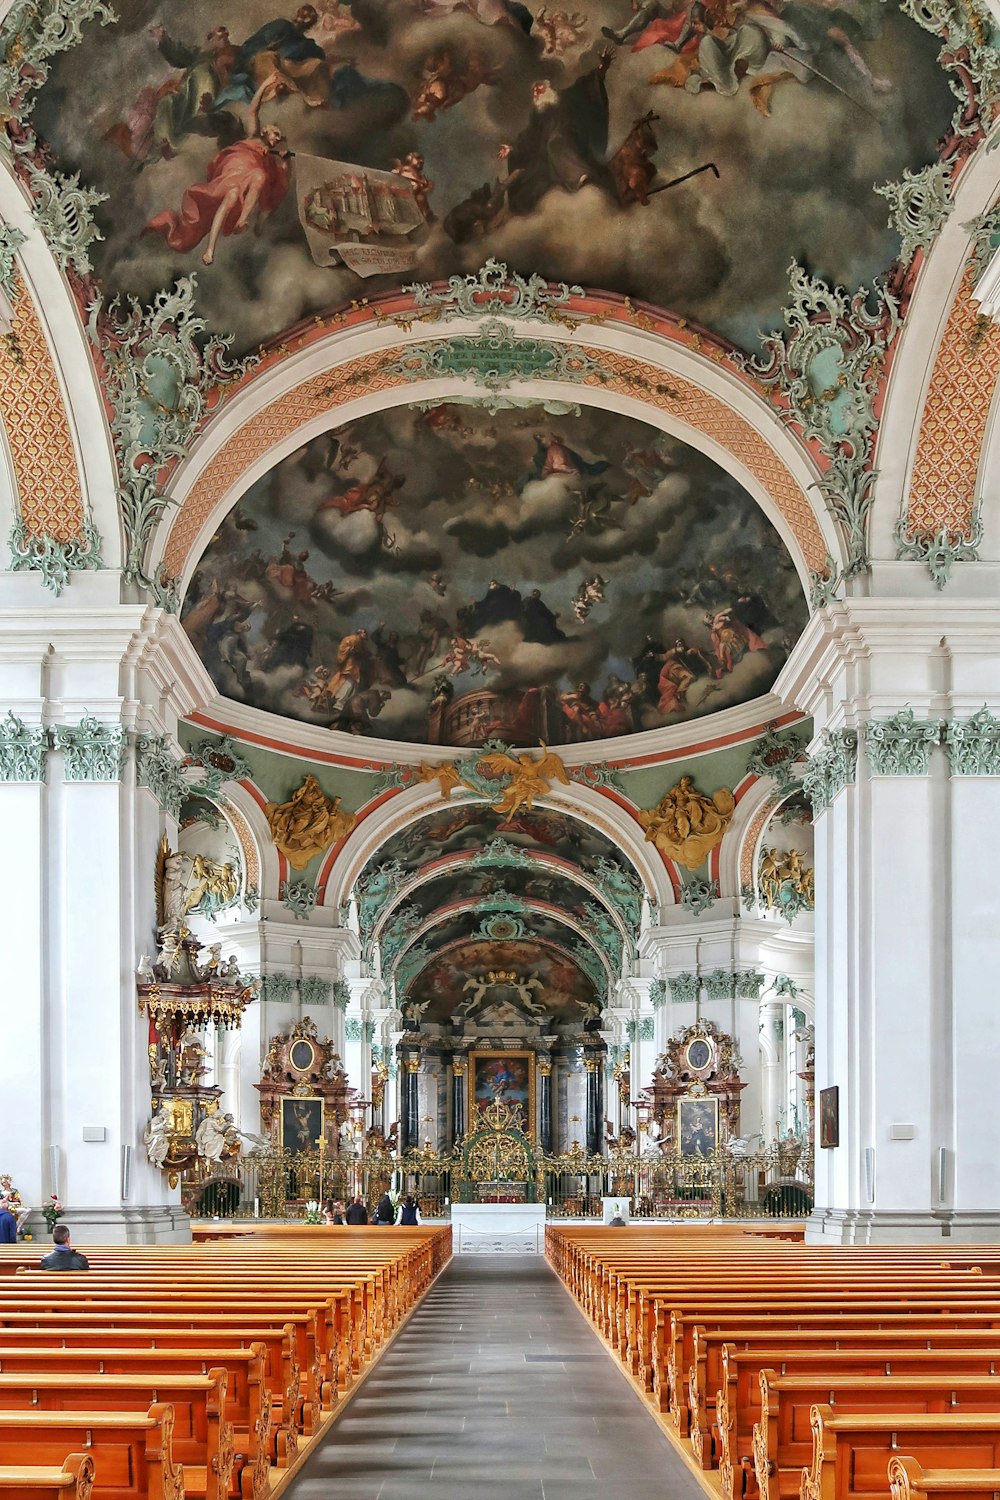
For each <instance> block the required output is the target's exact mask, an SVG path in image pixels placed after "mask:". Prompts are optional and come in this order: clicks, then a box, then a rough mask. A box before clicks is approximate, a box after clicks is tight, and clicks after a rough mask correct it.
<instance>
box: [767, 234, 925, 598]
mask: <svg viewBox="0 0 1000 1500" xmlns="http://www.w3.org/2000/svg"><path fill="white" fill-rule="evenodd" d="M789 280H790V291H791V302H790V303H789V304H788V305H787V306H786V308H785V324H786V326H785V329H784V330H783V331H781V332H779V333H773V334H769V335H768V336H767V337H766V338H764V339H763V340H762V342H763V345H764V355H763V356H762V357H761V356H756V357H742V356H741V357H740V363H741V364H742V365H743V367H744V368H745V369H746V370H747V371H748V372H749V373H750V374H751V375H753V377H754V378H755V379H756V380H758V381H759V382H760V383H761V384H762V385H764V386H766V387H767V388H769V389H771V390H774V391H776V392H780V393H781V395H782V396H784V398H785V400H786V402H787V408H786V409H785V410H784V412H783V415H784V416H785V417H786V420H788V421H789V422H791V423H794V424H795V425H796V426H797V427H799V428H800V429H801V432H802V435H803V437H804V438H805V439H806V441H807V442H815V443H817V444H818V446H819V448H820V450H821V452H822V454H823V456H824V458H825V460H826V463H827V467H826V469H825V471H824V473H823V475H822V476H821V478H820V479H819V480H817V482H816V486H815V487H816V488H817V489H818V490H819V491H820V492H821V494H822V495H823V497H824V498H825V500H826V501H827V503H828V505H829V507H830V510H831V512H832V514H833V515H834V517H835V518H836V520H837V521H838V523H839V525H840V528H841V530H842V532H843V534H844V541H845V544H846V548H847V561H846V563H845V566H844V572H843V576H844V577H845V578H853V577H854V576H855V575H857V574H859V573H864V572H866V571H867V569H868V566H869V552H868V512H869V509H870V507H871V486H872V482H873V480H874V477H875V476H874V473H873V472H872V471H871V469H870V468H869V462H870V459H871V454H872V447H873V443H874V436H875V432H876V429H877V427H878V418H877V416H876V413H875V401H876V397H877V396H878V393H879V389H880V386H881V380H882V373H883V369H884V366H885V360H886V355H887V353H888V349H889V346H890V344H891V343H892V341H893V339H894V338H895V336H896V333H897V331H898V328H899V305H898V303H897V301H896V299H895V297H893V296H892V294H891V293H890V292H889V291H888V290H887V289H886V288H885V287H884V286H881V285H878V284H876V286H875V288H874V290H872V291H869V289H868V288H867V287H861V288H860V289H859V290H858V291H857V292H854V293H853V294H852V293H849V292H846V291H845V290H844V289H843V288H842V287H831V286H829V285H827V283H826V282H824V281H821V280H820V279H819V278H818V277H813V276H810V275H809V274H808V273H807V272H806V271H805V270H804V269H803V268H802V266H800V265H798V264H797V263H796V262H794V261H793V262H792V264H791V266H790V267H789ZM821 581H822V580H817V583H818V582H821ZM830 586H831V588H832V585H830Z"/></svg>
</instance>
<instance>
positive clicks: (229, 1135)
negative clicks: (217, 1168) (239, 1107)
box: [194, 1114, 240, 1161]
mask: <svg viewBox="0 0 1000 1500" xmlns="http://www.w3.org/2000/svg"><path fill="white" fill-rule="evenodd" d="M194 1140H195V1145H196V1146H197V1147H198V1155H199V1156H203V1157H204V1158H205V1160H206V1161H221V1160H222V1159H223V1157H224V1156H232V1155H234V1151H233V1147H234V1146H236V1147H237V1149H238V1148H239V1140H240V1133H239V1131H238V1130H237V1129H236V1126H235V1124H234V1123H233V1117H232V1115H229V1114H226V1115H219V1114H211V1115H206V1116H205V1118H204V1119H203V1120H202V1122H201V1124H200V1125H199V1126H198V1129H197V1131H196V1132H195V1138H194Z"/></svg>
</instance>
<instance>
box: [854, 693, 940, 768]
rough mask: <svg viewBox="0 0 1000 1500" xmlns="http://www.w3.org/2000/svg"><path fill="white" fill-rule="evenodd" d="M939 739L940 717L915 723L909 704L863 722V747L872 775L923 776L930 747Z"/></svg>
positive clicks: (927, 766)
mask: <svg viewBox="0 0 1000 1500" xmlns="http://www.w3.org/2000/svg"><path fill="white" fill-rule="evenodd" d="M940 741H941V724H940V721H938V720H934V721H932V722H930V723H919V722H918V721H917V720H916V718H915V717H914V713H913V709H912V708H904V709H901V710H900V712H899V713H898V714H893V715H892V716H891V717H890V718H888V719H872V720H870V722H869V723H867V724H866V725H865V750H866V751H867V753H868V764H869V766H870V767H871V771H872V774H873V775H875V776H926V775H927V771H928V769H929V765H930V754H931V747H932V746H934V745H937V744H940Z"/></svg>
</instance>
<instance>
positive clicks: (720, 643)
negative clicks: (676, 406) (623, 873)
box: [183, 404, 807, 745]
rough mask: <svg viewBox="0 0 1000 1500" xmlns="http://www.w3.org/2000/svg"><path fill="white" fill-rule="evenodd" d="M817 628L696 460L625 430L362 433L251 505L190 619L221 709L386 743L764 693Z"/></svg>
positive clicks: (316, 451) (744, 505) (568, 739)
mask: <svg viewBox="0 0 1000 1500" xmlns="http://www.w3.org/2000/svg"><path fill="white" fill-rule="evenodd" d="M806 618H807V611H806V604H805V600H804V597H803V594H802V591H801V587H800V584H799V580H798V577H797V575H796V573H795V570H794V568H793V565H792V562H791V559H790V557H789V555H788V553H787V552H786V550H785V548H784V546H783V545H782V543H781V541H780V539H779V537H778V535H777V533H776V532H775V531H774V529H773V528H772V526H771V525H770V523H769V522H768V521H767V520H766V518H765V517H764V515H763V514H762V512H761V511H760V510H759V508H758V507H757V506H756V504H755V503H754V501H753V500H752V499H751V497H750V496H749V495H748V494H747V493H746V491H744V490H743V489H742V488H741V486H740V485H739V484H738V483H737V482H736V481H735V480H734V479H732V478H731V477H730V476H729V475H728V474H726V473H725V472H724V471H723V470H722V469H720V468H719V467H718V466H717V465H716V464H714V463H713V462H712V461H711V460H709V459H707V458H706V457H705V456H704V455H703V454H700V453H698V452H697V451H695V450H694V449H692V448H690V447H688V446H687V445H685V444H683V443H681V442H679V441H677V440H674V439H672V438H670V437H668V436H667V435H665V434H664V433H662V432H660V431H658V430H656V429H654V428H652V427H649V426H647V425H645V424H643V423H640V422H636V421H634V420H632V419H631V418H627V417H624V416H622V415H620V414H618V413H615V412H607V411H598V410H589V409H588V410H586V411H583V412H577V411H569V412H561V413H560V414H558V415H552V413H551V412H550V411H546V410H545V409H543V408H541V407H538V408H529V409H518V408H515V409H513V410H501V411H498V412H496V413H495V414H490V413H489V412H488V411H486V410H485V409H484V408H482V407H476V406H466V405H458V404H455V405H442V406H437V407H434V408H432V409H430V410H419V409H414V408H396V409H393V410H389V411H382V412H378V413H375V414H373V415H371V416H367V417H363V418H361V419H359V420H358V421H356V422H353V423H351V424H349V425H348V426H344V427H341V428H339V429H338V430H337V431H335V432H334V433H332V434H330V435H327V436H324V437H322V438H318V439H316V440H315V441H313V442H312V443H310V444H309V445H308V446H307V447H305V448H302V449H300V450H299V451H298V452H297V453H295V454H293V455H291V456H290V457H289V458H287V459H286V460H284V461H283V462H282V463H281V464H279V465H278V466H277V467H276V468H275V469H273V470H272V471H271V473H270V474H268V475H267V476H265V478H263V479H262V480H260V481H259V482H258V483H257V484H256V485H254V486H253V488H252V489H251V490H249V491H248V492H247V494H246V495H245V496H244V497H243V499H242V500H241V501H240V502H239V504H238V505H237V506H236V507H235V509H234V510H233V511H232V512H231V513H230V515H229V516H228V517H227V519H226V520H225V521H224V523H223V524H222V526H221V527H220V529H219V531H218V533H217V534H216V536H215V537H214V538H213V539H212V541H211V543H210V545H209V547H208V549H207V551H206V553H205V555H204V557H203V558H202V560H201V562H200V564H199V566H198V569H197V571H196V573H195V575H194V577H193V579H192V582H191V585H190V588H189V590H188V594H187V598H186V600H185V604H184V612H183V623H184V626H185V628H186V630H187V632H188V635H189V636H190V638H191V640H192V642H193V643H194V644H195V646H196V648H197V649H198V650H199V652H200V653H201V655H202V658H203V660H204V662H205V664H206V666H207V668H208V670H209V672H210V673H211V675H212V677H213V678H214V680H215V682H216V685H217V686H218V688H219V690H220V692H222V693H224V694H225V695H227V696H229V697H232V698H236V699H238V700H242V701H244V702H246V703H250V704H252V705H253V706H255V707H257V708H262V709H268V710H270V711H272V712H274V713H279V714H286V715H290V716H291V717H293V718H296V719H301V720H303V721H304V722H306V723H312V724H318V725H323V726H325V727H329V728H332V729H342V730H349V731H351V732H354V733H374V734H377V735H379V736H380V737H382V738H386V739H398V740H407V741H411V742H414V741H415V742H418V743H419V742H430V743H434V744H446V745H479V744H482V743H483V742H484V741H485V740H488V739H491V738H498V737H499V738H503V739H505V740H506V741H508V742H509V743H516V744H531V743H535V742H537V741H538V740H539V739H544V740H545V741H546V742H548V743H552V744H571V743H574V742H580V741H593V740H601V739H605V738H608V737H613V736H618V735H626V734H631V733H634V732H636V731H638V730H643V729H650V728H654V727H656V726H659V725H665V724H675V723H679V722H682V721H684V720H686V719H689V718H692V717H696V716H698V715H702V714H705V713H710V712H713V711H715V710H716V709H720V708H725V707H728V706H729V705H731V704H734V703H740V702H743V701H745V700H746V699H749V698H753V697H756V696H757V695H758V694H760V693H762V692H764V691H766V689H767V688H769V687H770V685H771V683H772V682H773V680H774V677H775V675H776V673H777V672H778V670H779V668H780V667H781V664H782V662H783V661H784V660H785V657H786V655H787V653H788V650H789V648H790V646H791V644H792V643H793V642H794V641H795V639H796V637H797V636H798V634H799V632H800V631H801V629H802V627H803V625H804V624H805V621H806Z"/></svg>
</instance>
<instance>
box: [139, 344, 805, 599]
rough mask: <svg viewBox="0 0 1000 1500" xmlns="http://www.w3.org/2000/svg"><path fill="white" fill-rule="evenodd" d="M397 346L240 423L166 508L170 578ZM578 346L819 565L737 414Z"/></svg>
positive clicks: (629, 361) (784, 475) (616, 387)
mask: <svg viewBox="0 0 1000 1500" xmlns="http://www.w3.org/2000/svg"><path fill="white" fill-rule="evenodd" d="M403 352H404V351H403V350H401V349H398V348H397V349H385V350H380V351H378V352H377V353H373V354H370V355H367V356H365V357H364V358H361V359H357V360H354V361H352V362H351V363H349V364H346V365H342V366H341V367H340V368H339V369H337V370H334V371H332V372H330V373H324V374H322V375H316V376H313V377H312V378H311V379H309V380H307V381H304V382H303V383H302V384H301V385H299V386H296V388H295V389H294V390H292V391H288V392H286V393H285V395H283V396H280V397H279V398H278V399H277V400H276V401H275V402H273V404H272V405H271V406H269V407H268V408H267V410H266V411H264V412H261V413H259V414H256V415H255V416H253V417H252V418H250V419H249V420H248V421H247V422H246V423H244V425H243V426H242V427H241V428H240V429H239V430H238V431H237V432H235V433H234V434H233V436H232V437H231V438H229V439H228V440H227V442H226V443H224V444H223V446H222V447H221V448H220V449H219V452H218V453H217V454H216V455H215V456H214V458H212V459H211V460H210V462H209V463H208V464H207V465H206V467H205V470H204V472H203V473H202V474H201V475H200V476H199V477H198V479H197V481H196V483H195V484H194V486H193V487H192V489H191V492H190V494H189V495H188V496H187V499H186V500H185V501H184V503H183V505H182V507H181V509H180V511H179V512H175V513H174V515H173V525H172V528H171V531H170V535H169V537H168V539H167V546H166V552H165V557H164V561H165V564H166V568H167V572H168V573H169V574H171V575H172V576H177V575H179V574H180V573H182V572H183V570H184V566H185V562H186V560H187V558H188V554H189V552H190V550H191V547H192V546H193V545H194V541H195V538H196V537H197V535H198V533H199V531H200V530H201V528H202V527H203V526H204V524H205V522H206V521H207V520H208V517H209V516H210V515H211V513H212V511H213V510H214V509H215V506H216V505H217V504H218V502H219V501H220V500H221V498H222V497H223V495H225V494H226V493H227V491H228V490H230V489H231V488H232V487H233V486H235V485H236V484H237V483H238V482H239V480H240V478H241V476H242V475H243V474H245V473H246V471H247V470H248V469H249V468H250V467H251V465H252V464H254V463H256V462H257V461H258V460H259V459H261V458H263V457H265V456H266V454H267V453H268V452H269V451H270V450H271V449H272V448H274V447H275V446H276V445H277V444H278V443H280V442H282V441H283V440H285V439H286V438H288V437H289V436H290V435H291V434H292V433H294V432H296V431H297V430H298V429H299V428H300V427H303V426H305V425H306V423H308V422H310V421H312V420H314V419H315V417H316V416H317V415H318V414H319V413H320V412H322V411H329V412H330V413H331V414H332V413H333V412H334V411H335V410H336V408H337V407H338V406H341V405H343V404H344V403H346V402H347V401H353V400H356V399H357V398H358V397H361V396H367V395H371V394H372V393H377V392H379V391H389V390H392V389H394V388H397V387H399V386H400V385H406V384H407V383H408V382H407V381H406V380H405V378H404V377H403V376H401V375H400V374H399V373H398V372H397V371H394V370H392V369H391V366H392V364H393V362H394V361H395V360H397V359H398V358H399V356H400V354H401V353H403ZM585 352H586V353H587V355H589V356H590V358H591V359H592V360H594V362H595V363H597V364H599V365H600V366H601V367H602V369H603V370H604V371H605V372H607V374H606V376H605V378H604V379H603V380H600V381H599V380H598V378H597V376H596V375H595V376H593V377H588V378H587V379H586V380H584V381H583V384H584V385H587V386H590V387H591V388H593V387H599V388H600V389H601V390H608V391H615V392H617V393H620V394H622V395H627V396H638V397H639V398H640V399H642V400H645V401H647V402H648V403H649V404H651V405H654V406H658V407H660V408H661V409H662V410H663V411H665V412H669V413H670V415H671V416H674V417H676V418H677V419H678V420H679V421H681V422H685V423H687V424H688V425H689V426H690V427H693V428H695V429H696V430H697V431H699V432H703V433H705V434H706V436H709V437H711V438H712V439H713V441H715V442H717V443H719V444H720V445H721V446H722V447H723V448H725V449H726V450H727V451H728V452H729V453H731V454H732V455H733V457H734V458H736V459H737V460H738V461H739V462H740V463H741V464H743V465H744V466H745V467H746V468H747V469H748V470H749V471H750V473H751V474H753V475H754V477H755V478H756V479H757V480H758V481H759V483H760V484H761V485H762V486H763V488H764V489H765V490H766V491H767V493H768V494H769V495H770V497H771V499H772V500H773V502H774V504H775V506H776V507H777V508H778V510H779V511H780V512H781V514H782V515H783V516H784V518H785V520H786V521H787V523H788V525H789V527H790V528H791V530H792V532H793V534H794V536H795V538H796V540H797V542H798V544H799V547H800V548H801V550H802V555H803V556H804V558H805V560H806V563H807V565H808V566H809V567H810V568H812V569H814V570H816V571H822V569H823V566H824V562H825V559H826V555H827V550H828V549H827V545H826V541H825V540H824V537H823V533H822V531H821V530H820V527H819V523H818V521H817V520H816V517H815V515H814V514H813V511H812V508H811V506H810V504H809V500H808V498H807V496H806V495H805V493H804V492H803V490H802V488H801V486H800V485H799V484H798V483H797V482H796V480H795V478H794V477H793V475H792V473H791V471H790V470H789V469H788V468H787V467H786V465H785V464H784V463H783V462H782V460H781V459H780V458H779V457H778V455H777V454H776V453H775V452H774V450H773V449H772V448H771V447H770V445H769V444H768V443H767V442H766V441H765V440H764V438H762V437H761V436H760V434H759V433H758V432H756V431H755V430H754V428H753V427H752V426H751V425H750V423H749V422H748V421H747V420H746V419H745V418H744V417H741V416H739V415H738V414H737V413H736V412H734V411H731V410H730V408H729V407H728V406H726V405H725V403H724V402H723V401H721V400H719V398H718V397H717V396H712V395H710V394H709V393H708V392H707V391H704V390H701V389H700V388H699V387H698V386H695V385H692V384H690V383H689V382H687V381H685V380H679V379H677V378H675V377H674V376H670V377H669V385H668V384H667V383H666V382H665V381H664V378H663V371H662V370H659V369H654V368H653V367H651V366H648V365H645V364H643V362H642V361H641V360H637V359H633V358H630V357H628V356H626V355H619V354H612V353H609V352H608V351H607V350H605V349H587V350H586V351H585Z"/></svg>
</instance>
